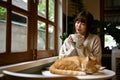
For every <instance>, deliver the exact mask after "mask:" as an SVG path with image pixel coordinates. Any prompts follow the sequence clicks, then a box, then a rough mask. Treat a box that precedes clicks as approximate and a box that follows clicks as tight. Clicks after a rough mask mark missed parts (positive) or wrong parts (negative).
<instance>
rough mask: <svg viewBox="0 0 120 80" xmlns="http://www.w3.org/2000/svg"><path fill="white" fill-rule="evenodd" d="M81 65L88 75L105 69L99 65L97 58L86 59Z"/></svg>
mask: <svg viewBox="0 0 120 80" xmlns="http://www.w3.org/2000/svg"><path fill="white" fill-rule="evenodd" d="M81 65H82V71H86V72H87V73H95V72H98V71H99V70H103V69H104V68H105V67H102V66H101V65H100V64H99V63H98V61H97V59H96V58H95V57H85V60H84V62H83V63H82V64H81Z"/></svg>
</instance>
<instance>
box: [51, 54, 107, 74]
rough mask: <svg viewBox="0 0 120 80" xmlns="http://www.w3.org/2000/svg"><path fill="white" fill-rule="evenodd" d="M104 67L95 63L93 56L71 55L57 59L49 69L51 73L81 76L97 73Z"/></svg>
mask: <svg viewBox="0 0 120 80" xmlns="http://www.w3.org/2000/svg"><path fill="white" fill-rule="evenodd" d="M104 68H105V67H102V66H101V65H100V64H98V63H97V60H96V58H94V57H80V56H72V57H65V58H61V59H57V60H56V61H55V63H53V64H52V65H51V66H50V68H49V70H50V72H51V73H53V74H63V75H72V76H81V75H87V74H93V73H97V72H98V71H100V70H103V69H104Z"/></svg>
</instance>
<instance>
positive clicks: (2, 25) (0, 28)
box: [0, 6, 6, 53]
mask: <svg viewBox="0 0 120 80" xmlns="http://www.w3.org/2000/svg"><path fill="white" fill-rule="evenodd" d="M5 51H6V8H4V7H1V6H0V53H1V52H5Z"/></svg>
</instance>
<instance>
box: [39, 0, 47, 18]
mask: <svg viewBox="0 0 120 80" xmlns="http://www.w3.org/2000/svg"><path fill="white" fill-rule="evenodd" d="M38 15H39V16H42V17H44V18H46V0H39V3H38Z"/></svg>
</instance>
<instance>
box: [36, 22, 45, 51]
mask: <svg viewBox="0 0 120 80" xmlns="http://www.w3.org/2000/svg"><path fill="white" fill-rule="evenodd" d="M45 33H46V30H45V23H43V22H41V21H38V35H37V49H38V50H45V41H46V38H45V35H46V34H45Z"/></svg>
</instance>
